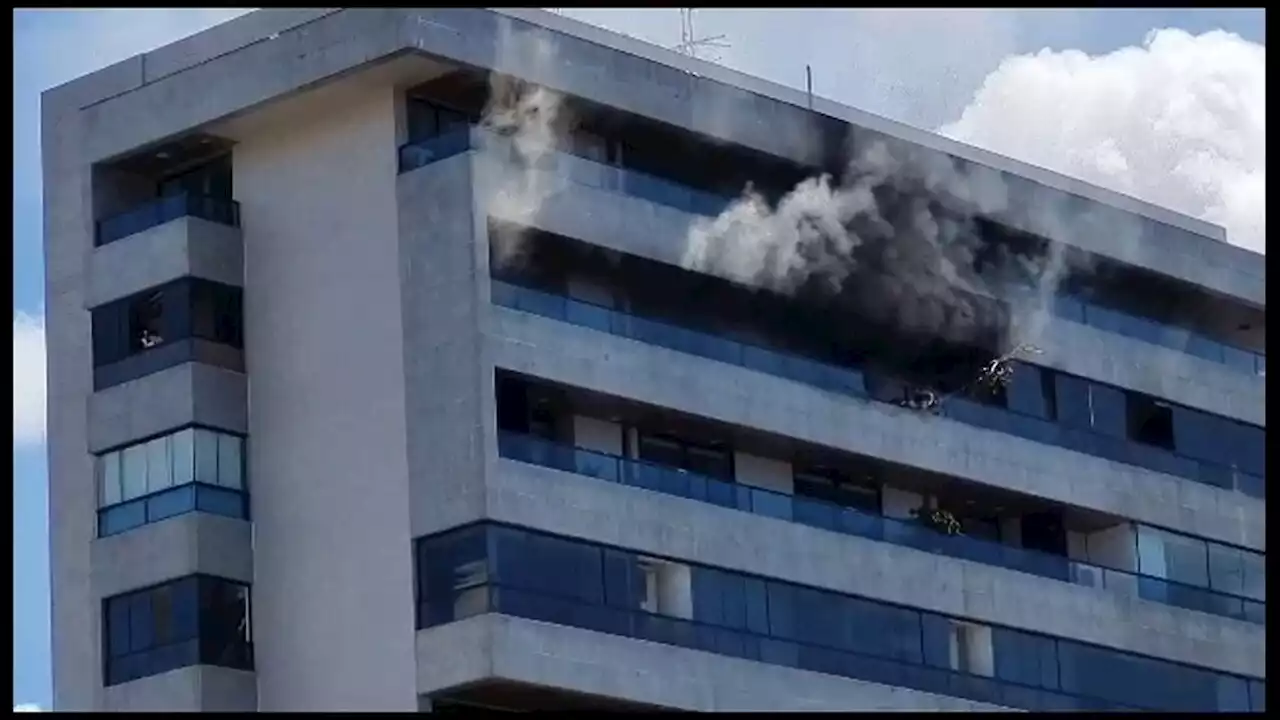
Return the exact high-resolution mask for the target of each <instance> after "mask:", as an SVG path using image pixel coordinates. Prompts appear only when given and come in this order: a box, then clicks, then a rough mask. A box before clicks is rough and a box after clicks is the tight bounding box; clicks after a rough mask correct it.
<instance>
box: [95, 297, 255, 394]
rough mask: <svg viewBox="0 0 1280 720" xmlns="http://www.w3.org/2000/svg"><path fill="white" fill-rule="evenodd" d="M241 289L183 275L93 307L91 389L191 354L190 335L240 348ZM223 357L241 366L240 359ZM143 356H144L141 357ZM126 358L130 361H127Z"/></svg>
mask: <svg viewBox="0 0 1280 720" xmlns="http://www.w3.org/2000/svg"><path fill="white" fill-rule="evenodd" d="M242 318H243V312H242V303H241V290H240V288H237V287H232V286H229V285H223V284H221V283H215V282H212V281H207V280H199V279H195V278H184V279H182V280H176V281H174V282H171V283H168V284H166V285H163V286H161V287H158V288H153V289H151V290H147V291H145V292H142V293H139V294H137V295H134V296H131V297H127V298H122V299H120V300H116V301H113V302H110V303H107V304H105V305H101V306H99V307H96V308H94V309H93V310H92V311H91V320H92V327H93V366H94V388H95V389H97V390H102V389H104V388H107V387H111V386H112V385H118V384H120V383H122V382H127V381H129V380H133V379H136V378H139V377H142V376H144V375H147V374H149V373H153V372H157V371H159V370H163V369H165V368H167V367H172V366H173V365H177V364H179V363H183V362H190V361H191V360H193V359H194V358H195V355H194V349H193V347H192V344H191V343H190V342H189V341H190V340H192V339H200V340H206V341H209V342H214V343H218V344H220V345H225V346H228V347H232V348H235V349H237V350H240V349H243V348H244V336H243V325H242ZM224 355H225V356H226V359H224V360H221V361H216V360H208V359H206V357H205V356H204V355H202V356H201V361H202V362H222V363H224V364H226V367H228V369H231V370H237V371H239V370H242V369H243V358H241V357H239V356H235V355H226V354H225V353H223V354H219V355H218V357H221V356H224ZM143 358H147V359H145V360H144V359H143ZM126 361H129V362H127V363H126Z"/></svg>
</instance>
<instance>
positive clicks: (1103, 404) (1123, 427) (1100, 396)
mask: <svg viewBox="0 0 1280 720" xmlns="http://www.w3.org/2000/svg"><path fill="white" fill-rule="evenodd" d="M1089 411H1090V413H1091V415H1090V416H1091V418H1092V422H1093V429H1094V430H1096V431H1097V432H1100V433H1102V434H1103V435H1109V436H1111V437H1117V438H1126V437H1128V415H1127V410H1126V405H1125V396H1124V392H1123V391H1121V390H1118V389H1116V388H1113V387H1108V386H1106V385H1099V384H1097V383H1089Z"/></svg>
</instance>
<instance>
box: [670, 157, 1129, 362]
mask: <svg viewBox="0 0 1280 720" xmlns="http://www.w3.org/2000/svg"><path fill="white" fill-rule="evenodd" d="M850 147H851V148H852V150H853V151H854V152H855V153H856V154H855V155H854V157H853V160H852V161H851V162H850V163H849V166H848V167H847V168H846V170H845V172H844V174H843V176H842V178H841V179H840V180H839V181H838V182H834V181H832V179H831V178H829V177H827V176H820V177H816V178H810V179H807V180H805V181H803V182H801V183H800V184H799V185H798V186H797V187H796V188H795V189H794V190H792V191H791V192H790V193H788V194H786V195H785V196H784V197H782V198H781V199H780V200H779V201H778V202H777V203H776V204H773V205H771V204H770V203H769V202H768V201H767V200H766V199H765V198H763V197H761V196H760V195H759V194H758V193H756V192H754V191H753V190H751V189H750V188H748V190H747V191H746V192H745V193H744V195H743V197H742V198H741V199H739V200H738V201H736V202H734V203H733V204H731V205H730V207H729V208H727V209H726V210H725V211H724V212H723V213H722V214H721V215H720V216H718V217H716V218H711V219H700V220H698V221H695V222H694V223H693V224H692V225H691V227H690V230H689V233H688V237H687V241H686V248H685V255H684V261H683V264H684V265H685V266H686V267H688V268H690V269H693V270H696V271H699V272H706V273H711V274H715V275H720V276H722V277H726V278H728V279H730V280H734V281H737V282H742V283H747V284H752V285H760V286H764V287H767V288H770V289H772V290H775V291H779V292H784V293H790V292H793V291H795V290H796V289H797V288H799V287H801V286H803V285H805V284H806V283H808V282H809V281H810V280H812V279H818V280H821V281H822V282H824V283H826V284H827V285H828V286H829V287H830V289H832V290H833V291H840V290H842V289H844V290H848V288H845V287H844V286H845V284H846V280H848V278H849V276H850V275H851V274H852V273H854V272H856V271H857V269H858V262H859V257H861V260H862V261H868V262H872V263H874V264H875V265H876V268H875V269H874V270H873V273H874V274H875V275H876V276H877V277H876V278H875V280H874V281H866V280H864V282H869V284H868V287H867V288H865V289H855V290H857V292H858V293H860V294H861V295H862V296H863V298H864V302H863V305H864V307H865V309H866V310H867V311H869V312H870V313H871V314H872V316H873V317H872V319H874V320H876V321H880V322H891V323H894V324H896V325H898V326H900V327H903V328H905V329H908V330H913V331H919V332H926V333H930V334H936V335H941V336H943V337H946V338H949V339H952V340H967V339H971V338H972V337H974V335H975V334H976V333H977V332H979V331H981V330H984V329H989V328H986V327H984V326H983V325H982V321H981V319H980V318H981V313H980V311H979V309H978V307H977V306H976V305H975V299H976V297H977V296H987V297H990V296H991V295H993V294H994V293H996V292H1003V291H1004V290H1005V288H1004V286H1003V284H1002V283H1001V282H999V278H1002V277H1007V276H1008V275H1009V274H1010V272H1009V270H1008V268H1007V267H1006V269H1004V270H993V271H992V272H991V273H990V275H989V278H979V277H977V276H976V275H974V273H973V272H972V271H971V268H972V266H973V263H974V260H975V257H976V254H977V252H978V251H979V250H980V249H981V247H982V246H983V244H984V243H983V238H982V237H981V234H980V233H979V229H978V227H977V225H976V224H975V220H976V219H977V218H978V217H990V218H997V219H1000V220H1002V221H1004V222H1006V223H1008V224H1010V225H1012V226H1014V227H1017V228H1020V229H1022V230H1026V231H1029V232H1033V233H1036V234H1038V235H1043V236H1047V237H1054V238H1060V239H1069V235H1068V232H1069V231H1070V229H1071V227H1072V223H1071V222H1069V219H1070V218H1069V217H1068V214H1069V213H1070V212H1072V208H1070V207H1068V206H1067V200H1066V198H1065V197H1064V196H1061V195H1050V194H1048V193H1045V194H1043V195H1039V194H1037V195H1033V196H1031V197H1021V198H1019V199H1018V201H1017V202H1013V201H1011V197H1010V190H1009V188H1008V187H1007V185H1006V183H1005V180H1004V178H1003V176H1002V175H1001V174H1000V173H998V172H996V171H994V170H991V169H988V168H985V167H982V166H979V165H975V164H972V163H963V162H959V161H956V160H954V159H952V158H950V157H947V156H946V155H943V154H941V153H937V152H933V151H930V150H927V149H925V148H920V147H916V146H913V145H911V144H909V143H905V142H900V141H895V140H891V139H889V138H885V137H883V136H878V135H874V134H872V133H868V132H858V131H854V132H853V134H852V135H851V138H850ZM1118 230H1119V231H1121V232H1126V230H1124V229H1118ZM1135 230H1136V228H1135ZM869 242H874V243H876V245H875V247H874V248H869V249H868V252H871V253H874V254H875V255H874V257H867V256H866V254H865V253H864V254H862V255H861V256H859V255H858V254H857V253H856V252H855V251H856V250H858V249H859V248H861V247H862V246H864V245H865V244H867V243H869ZM997 261H998V264H1002V265H1004V266H1012V267H1015V268H1020V269H1021V270H1022V271H1023V273H1022V274H1023V275H1026V276H1029V277H1035V278H1038V285H1037V288H1036V292H1034V293H1032V294H1030V295H1029V296H1027V297H1025V298H1024V302H1021V303H1019V304H1018V305H1017V306H1016V313H1015V317H1014V318H1013V332H1012V334H1011V335H1010V337H1009V338H1008V341H1009V342H1013V343H1021V342H1027V341H1030V340H1031V339H1033V338H1032V336H1033V335H1034V334H1035V333H1036V332H1037V331H1038V328H1040V327H1042V326H1043V325H1044V315H1045V313H1044V307H1045V305H1046V304H1047V303H1048V301H1049V300H1050V299H1051V298H1052V297H1053V295H1054V293H1055V291H1056V289H1057V286H1058V283H1059V282H1060V280H1061V278H1062V276H1063V274H1064V270H1065V269H1066V265H1065V262H1064V260H1063V252H1062V251H1061V248H1060V247H1053V248H1052V249H1051V250H1050V252H1049V253H1048V255H1047V256H1039V255H1031V256H1013V255H1009V256H1002V257H998V258H997Z"/></svg>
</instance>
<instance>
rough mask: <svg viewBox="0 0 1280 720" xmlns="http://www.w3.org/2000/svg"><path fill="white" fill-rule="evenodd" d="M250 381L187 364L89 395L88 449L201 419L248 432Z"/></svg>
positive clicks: (123, 442)
mask: <svg viewBox="0 0 1280 720" xmlns="http://www.w3.org/2000/svg"><path fill="white" fill-rule="evenodd" d="M247 396H248V380H247V378H246V377H245V376H244V375H242V374H240V373H236V372H231V371H229V370H223V369H221V368H216V367H212V366H209V365H202V364H199V363H186V364H184V365H178V366H176V367H172V368H169V369H167V370H162V371H160V372H158V373H154V374H152V375H148V376H146V377H143V378H139V379H137V380H131V381H129V382H127V383H124V384H122V385H116V386H114V387H110V388H107V389H106V390H103V391H101V392H96V393H94V394H92V395H90V396H89V398H88V423H89V452H90V453H94V454H97V453H101V452H104V451H106V450H110V449H111V448H115V447H119V446H121V445H126V444H128V443H131V442H135V441H137V440H142V439H145V438H148V437H151V436H153V435H159V434H161V433H163V432H165V431H167V430H173V429H175V428H179V427H182V426H184V425H189V424H192V423H198V424H201V425H206V426H209V427H212V428H217V429H220V430H227V431H230V432H234V433H240V434H245V433H246V432H247V430H248V406H247V402H248V400H247Z"/></svg>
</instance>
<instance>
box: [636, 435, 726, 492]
mask: <svg viewBox="0 0 1280 720" xmlns="http://www.w3.org/2000/svg"><path fill="white" fill-rule="evenodd" d="M638 450H639V452H638V454H639V457H640V459H641V460H645V461H647V462H651V463H655V464H658V465H665V466H667V467H672V468H678V469H681V470H687V471H689V472H691V473H697V474H699V475H705V476H706V477H710V478H715V479H717V480H725V481H728V482H732V481H733V479H734V477H733V452H732V451H731V450H729V449H728V448H727V447H726V446H725V445H723V444H721V443H694V442H690V441H688V440H685V439H683V438H679V437H676V436H675V435H672V434H669V433H648V432H644V431H641V432H640V447H639V448H638Z"/></svg>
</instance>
